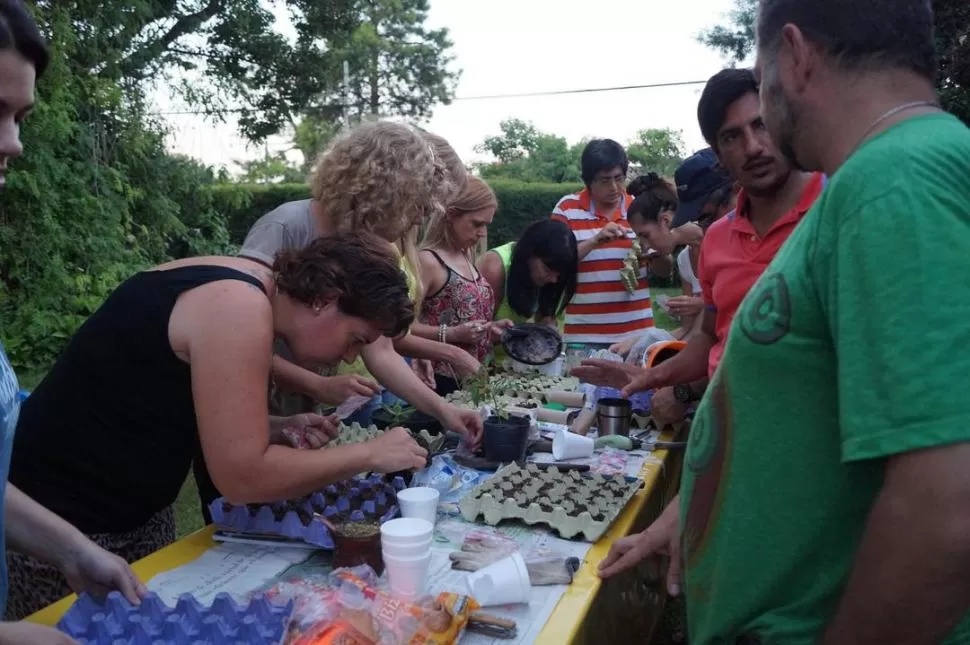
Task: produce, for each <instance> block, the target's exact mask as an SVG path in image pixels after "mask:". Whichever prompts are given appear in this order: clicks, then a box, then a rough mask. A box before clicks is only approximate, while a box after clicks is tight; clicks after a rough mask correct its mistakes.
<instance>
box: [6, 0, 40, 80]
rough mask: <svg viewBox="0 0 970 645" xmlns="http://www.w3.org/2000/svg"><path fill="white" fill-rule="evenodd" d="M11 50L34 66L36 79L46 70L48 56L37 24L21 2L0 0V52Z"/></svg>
mask: <svg viewBox="0 0 970 645" xmlns="http://www.w3.org/2000/svg"><path fill="white" fill-rule="evenodd" d="M6 49H13V50H15V51H16V52H17V53H19V54H20V55H21V56H23V57H24V58H25V59H27V61H28V62H29V63H30V64H31V65H33V66H34V70H35V72H36V75H37V78H40V77H41V75H42V74H43V73H44V70H46V69H47V63H48V62H49V61H50V54H49V53H48V51H47V43H46V42H45V41H44V37H43V36H41V35H40V30H39V29H38V28H37V23H36V22H34V18H33V16H32V15H31V14H30V11H29V10H28V9H27V7H25V6H24V3H23V2H21V0H0V51H3V50H6Z"/></svg>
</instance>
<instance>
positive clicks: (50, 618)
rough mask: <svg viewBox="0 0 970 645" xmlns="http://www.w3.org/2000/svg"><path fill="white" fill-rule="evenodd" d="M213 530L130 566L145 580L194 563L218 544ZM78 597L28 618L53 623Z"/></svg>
mask: <svg viewBox="0 0 970 645" xmlns="http://www.w3.org/2000/svg"><path fill="white" fill-rule="evenodd" d="M214 531H215V528H214V527H212V526H208V527H206V528H204V529H201V530H199V531H196V532H195V533H193V534H191V535H189V536H187V537H184V538H182V539H181V540H178V541H176V542H173V543H172V544H169V545H168V546H167V547H165V548H164V549H160V550H158V551H156V552H155V553H153V554H151V555H149V556H147V557H144V558H142V559H141V560H139V561H138V562H135V563H134V564H133V565H131V568H132V569H134V571H135V573H136V574H137V575H138V578H139V579H140V580H142V581H143V582H144V581H147V580H150V579H151V578H152V577H153V576H155V575H157V574H159V573H164V572H165V571H171V570H172V569H175V568H176V567H180V566H182V565H183V564H187V563H189V562H192V561H193V560H195V559H196V558H198V557H199V556H200V555H202V554H203V553H205V552H206V551H208V550H209V549H211V548H212V547H214V546H215V545H216V542H215V540H213V539H212V533H213V532H214ZM76 598H77V597H76V596H74V595H71V596H68V597H67V598H63V599H61V600H59V601H57V602H55V603H54V604H52V605H49V606H47V607H45V608H43V609H41V610H40V611H38V612H37V613H36V614H31V615H30V616H28V617H27V620H29V621H30V622H33V623H40V624H42V625H54V624H56V623H57V621H59V620H60V619H61V616H63V615H64V613H65V612H66V611H67V610H68V609H69V608H70V607H71V605H72V604H73V603H74V601H75V600H76Z"/></svg>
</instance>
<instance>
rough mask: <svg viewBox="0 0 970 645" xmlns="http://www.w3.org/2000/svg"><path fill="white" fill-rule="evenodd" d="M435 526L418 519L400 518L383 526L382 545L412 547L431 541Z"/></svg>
mask: <svg viewBox="0 0 970 645" xmlns="http://www.w3.org/2000/svg"><path fill="white" fill-rule="evenodd" d="M432 533H434V524H432V523H431V522H429V521H428V520H422V519H421V518H418V517H399V518H396V519H393V520H388V521H386V522H384V523H383V524H381V544H397V545H402V546H411V545H414V544H423V543H424V542H425V541H427V540H430V539H431V534H432Z"/></svg>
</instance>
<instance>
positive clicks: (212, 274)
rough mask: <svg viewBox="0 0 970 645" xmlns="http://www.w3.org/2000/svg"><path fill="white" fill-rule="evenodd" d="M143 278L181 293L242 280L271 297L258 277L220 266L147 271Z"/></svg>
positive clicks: (195, 266)
mask: <svg viewBox="0 0 970 645" xmlns="http://www.w3.org/2000/svg"><path fill="white" fill-rule="evenodd" d="M153 274H154V275H153ZM143 276H144V277H150V278H156V281H158V282H163V283H165V284H167V285H168V286H169V287H171V288H172V289H174V290H175V291H177V292H179V293H181V292H183V291H188V290H189V289H193V288H195V287H199V286H202V285H203V284H208V283H209V282H218V281H219V280H240V281H242V282H246V283H248V284H251V285H253V286H254V287H256V288H258V289H259V290H260V291H262V292H263V295H267V296H268V295H269V294H268V293H266V286H265V285H264V284H263V281H262V280H260V279H259V278H257V277H256V276H254V275H252V274H251V273H246V272H245V271H241V270H239V269H233V268H232V267H226V266H221V265H218V264H190V265H187V266H181V267H176V268H174V269H164V270H154V271H146V272H145V273H144V274H143Z"/></svg>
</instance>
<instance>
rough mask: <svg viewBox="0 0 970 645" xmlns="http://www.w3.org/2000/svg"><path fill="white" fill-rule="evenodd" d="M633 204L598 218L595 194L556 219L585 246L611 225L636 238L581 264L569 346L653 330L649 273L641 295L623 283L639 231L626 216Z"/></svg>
mask: <svg viewBox="0 0 970 645" xmlns="http://www.w3.org/2000/svg"><path fill="white" fill-rule="evenodd" d="M632 202H633V198H632V197H630V196H629V195H626V196H624V201H623V204H622V205H621V206H620V207H619V208H617V209H616V210H615V211H614V212H613V213H611V214H610V215H609V216H603V215H602V214H597V213H596V209H595V208H594V206H593V204H592V203H591V199H590V195H589V190H588V189H587V190H583V191H582V192H581V193H579V194H576V195H566V196H565V197H563V198H562V199H560V200H559V203H558V204H556V207H555V208H554V209H553V211H552V217H553V219H557V220H559V221H561V222H565V223H566V224H567V225H568V226H569V228H570V229H571V230H572V232H573V235H575V236H576V242H577V243H579V244H581V243H583V242H585V241H586V240H588V239H590V238H592V237H594V236H595V235H596V234H597V233H599V232H600V231H601V230H602V229H603V227H605V226H606V225H607V224H609V223H610V222H616V223H617V224H619V225H620V226H622V227H623V228H625V229H627V230H628V231H630V233H631V234H630V237H628V238H625V239H622V240H614V241H612V242H608V243H605V244H600V245H599V246H597V247H596V248H595V249H593V250H592V251H590V252H589V254H588V255H587V256H586V257H585V258H583V259H582V260H580V262H579V276H578V278H577V282H578V286H577V288H576V295H575V296H573V299H572V300H571V301H570V302H569V304H568V305H567V306H566V328H565V334H564V340H565V341H566V342H567V343H584V344H612V343H616V342H619V341H621V340H623V339H624V338H625V337H627V336H631V335H635V334H637V333H639V332H642V331H643V330H645V329H648V328H650V327H653V309H652V308H651V305H650V289H649V287H648V286H647V270H646V267H644V266H643V265H642V264H641V269H640V279H639V281H638V284H637V289H636V291H635V292H633V293H632V294H631V293H629V292H628V291H627V290H626V288H625V287H624V286H623V283H622V282H621V281H620V269H622V268H623V260H624V259H625V258H626V256H627V255H628V254H629V252H630V248H631V247H632V244H633V240H632V237H633V234H632V233H633V231H632V229H631V228H630V225H629V224H628V223H627V220H626V211H627V208H629V206H630V204H631V203H632Z"/></svg>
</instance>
